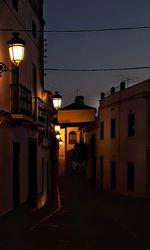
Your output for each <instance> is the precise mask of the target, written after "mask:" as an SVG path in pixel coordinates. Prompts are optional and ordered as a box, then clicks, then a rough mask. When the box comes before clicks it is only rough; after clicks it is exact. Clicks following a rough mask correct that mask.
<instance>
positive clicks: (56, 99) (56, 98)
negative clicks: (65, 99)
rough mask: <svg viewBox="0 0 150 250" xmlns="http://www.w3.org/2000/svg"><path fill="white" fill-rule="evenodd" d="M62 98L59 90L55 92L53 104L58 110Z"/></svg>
mask: <svg viewBox="0 0 150 250" xmlns="http://www.w3.org/2000/svg"><path fill="white" fill-rule="evenodd" d="M61 100H62V96H61V95H60V94H59V93H58V91H56V92H55V94H54V95H53V106H54V108H55V109H56V110H58V109H59V108H60V107H61Z"/></svg>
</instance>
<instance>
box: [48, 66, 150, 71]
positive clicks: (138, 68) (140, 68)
mask: <svg viewBox="0 0 150 250" xmlns="http://www.w3.org/2000/svg"><path fill="white" fill-rule="evenodd" d="M144 69H150V66H139V67H122V68H100V69H67V68H66V69H65V68H64V69H63V68H45V69H44V70H45V71H62V72H108V71H126V70H144Z"/></svg>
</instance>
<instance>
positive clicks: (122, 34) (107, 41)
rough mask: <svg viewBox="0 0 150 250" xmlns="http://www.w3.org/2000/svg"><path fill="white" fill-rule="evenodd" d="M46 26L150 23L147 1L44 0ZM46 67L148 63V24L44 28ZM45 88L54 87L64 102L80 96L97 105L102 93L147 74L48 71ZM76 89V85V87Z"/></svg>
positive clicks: (120, 65)
mask: <svg viewBox="0 0 150 250" xmlns="http://www.w3.org/2000/svg"><path fill="white" fill-rule="evenodd" d="M44 7H45V8H44V18H45V21H46V25H45V30H76V29H98V28H100V29H102V28H116V27H136V26H148V25H150V14H149V11H150V1H149V0H126V1H125V0H74V1H73V0H72V1H71V0H53V1H51V0H50V1H49V0H45V1H44ZM45 38H46V39H47V63H46V64H45V68H63V69H101V68H121V67H139V66H150V29H141V30H126V31H125V30H124V31H109V32H83V33H61V32H60V33H59V32H57V33H45ZM46 73H47V75H46V77H45V88H46V89H48V90H51V91H52V92H54V91H55V90H58V91H59V92H60V94H61V95H62V96H63V106H65V105H67V104H70V103H72V102H74V99H75V96H76V95H77V93H78V95H84V97H85V103H86V104H87V105H90V106H95V107H97V106H98V101H99V99H100V93H101V92H102V91H107V90H109V89H110V88H111V87H112V86H117V85H119V83H120V82H121V81H125V82H127V83H128V85H129V86H130V85H132V84H135V83H137V82H140V81H143V80H145V79H147V78H150V69H147V70H136V71H135V70H133V71H113V72H112V71H110V72H61V71H46ZM77 89H78V90H77Z"/></svg>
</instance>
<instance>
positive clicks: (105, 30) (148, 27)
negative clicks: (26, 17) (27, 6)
mask: <svg viewBox="0 0 150 250" xmlns="http://www.w3.org/2000/svg"><path fill="white" fill-rule="evenodd" d="M143 29H150V25H145V26H133V27H132V26H131V27H110V28H95V29H62V30H60V29H59V30H57V29H55V30H53V29H47V30H44V31H43V30H37V32H44V33H83V32H109V31H128V30H143ZM0 31H5V32H7V31H11V32H32V30H31V29H12V28H0Z"/></svg>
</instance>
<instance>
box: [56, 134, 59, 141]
mask: <svg viewBox="0 0 150 250" xmlns="http://www.w3.org/2000/svg"><path fill="white" fill-rule="evenodd" d="M56 138H57V140H59V139H60V133H59V132H57V133H56Z"/></svg>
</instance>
